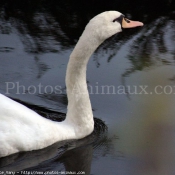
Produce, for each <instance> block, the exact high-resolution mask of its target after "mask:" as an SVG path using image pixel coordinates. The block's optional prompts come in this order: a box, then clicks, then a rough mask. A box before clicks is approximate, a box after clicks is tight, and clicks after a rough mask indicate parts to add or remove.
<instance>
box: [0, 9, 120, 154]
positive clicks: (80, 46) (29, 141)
mask: <svg viewBox="0 0 175 175" xmlns="http://www.w3.org/2000/svg"><path fill="white" fill-rule="evenodd" d="M120 15H121V13H119V12H117V11H109V12H104V13H101V14H99V15H97V16H96V17H94V18H93V19H92V20H91V21H90V22H89V24H88V25H87V26H86V28H85V30H84V32H83V34H82V36H81V37H80V39H79V41H78V43H77V45H76V47H75V49H74V50H73V52H72V54H71V56H70V60H69V63H68V68H67V73H66V86H67V95H68V112H67V116H66V120H65V121H63V122H60V123H59V122H54V121H50V120H48V119H45V118H43V117H42V116H40V115H38V114H37V113H35V112H34V111H32V110H30V109H28V108H27V107H25V106H23V105H21V104H19V103H17V102H15V101H13V100H11V99H10V98H8V97H6V96H4V95H2V94H0V141H1V143H0V157H3V156H7V155H10V154H13V153H16V152H20V151H31V150H37V149H42V148H44V147H47V146H49V145H51V144H53V143H55V142H57V141H61V140H66V139H79V138H83V137H85V136H87V135H89V134H90V133H91V132H92V131H93V129H94V120H93V114H92V108H91V103H90V99H89V95H88V90H87V84H86V65H87V62H88V60H89V58H90V56H91V54H92V53H93V52H94V51H95V50H96V48H97V47H98V46H99V45H100V44H101V43H102V42H103V41H104V40H105V39H107V38H109V37H110V36H112V35H114V34H115V33H117V32H120V31H121V25H120V24H119V23H117V22H115V23H114V22H112V21H113V20H114V19H116V18H117V17H119V16H120Z"/></svg>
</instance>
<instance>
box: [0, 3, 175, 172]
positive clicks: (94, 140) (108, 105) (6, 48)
mask: <svg viewBox="0 0 175 175" xmlns="http://www.w3.org/2000/svg"><path fill="white" fill-rule="evenodd" d="M81 3H82V2H79V1H75V3H74V4H72V3H71V2H69V1H64V2H62V1H60V2H55V1H49V2H48V1H43V2H37V3H36V2H33V1H26V4H24V2H23V3H22V2H20V1H19V2H17V3H13V2H11V1H7V2H6V3H4V2H3V1H2V2H1V6H0V11H1V13H0V26H1V28H0V62H1V64H0V92H1V93H3V94H5V95H7V96H9V97H11V98H14V99H16V100H20V101H21V102H22V103H25V104H27V105H28V106H29V107H33V106H31V105H35V106H34V109H35V110H36V108H38V110H39V112H41V113H42V110H44V112H43V114H44V115H46V116H47V117H51V118H52V117H55V119H57V118H59V116H60V115H62V113H66V110H67V109H66V106H67V98H66V87H65V80H64V78H65V72H66V66H67V62H68V59H69V55H70V53H71V52H72V50H73V48H74V46H75V44H76V42H77V40H78V38H79V36H80V35H81V33H82V31H83V29H84V27H85V25H86V23H87V22H88V21H89V19H91V18H92V17H93V16H94V15H96V14H98V13H99V12H102V11H105V10H109V9H116V10H119V11H121V12H123V13H124V14H126V16H127V17H128V18H129V17H130V18H132V19H136V20H141V21H143V22H144V23H145V25H144V27H143V28H138V29H129V30H124V31H123V32H122V33H120V34H118V35H116V36H113V37H112V38H110V39H108V40H107V41H106V42H105V43H103V44H102V45H101V46H100V47H99V48H98V49H97V51H96V52H95V53H94V54H93V56H92V58H91V59H90V61H89V63H88V69H87V70H88V71H87V83H88V88H89V93H90V98H91V102H92V107H93V112H94V116H95V117H96V118H98V119H100V120H99V121H97V123H98V126H99V127H96V130H95V133H94V134H93V135H91V136H90V137H87V138H85V139H83V140H79V141H72V142H64V143H57V144H55V145H53V146H51V147H49V148H47V149H44V150H40V151H34V152H29V153H22V154H19V155H14V156H10V157H7V158H3V159H1V160H0V162H1V164H0V170H1V171H6V170H13V171H20V170H27V171H34V170H35V171H38V172H46V171H58V172H61V171H66V170H67V171H82V172H84V171H85V172H86V174H93V175H96V174H99V175H102V174H104V175H105V174H120V175H125V174H127V175H134V174H143V175H144V174H154V175H160V174H162V175H163V174H174V172H175V168H174V164H173V162H174V161H175V150H174V147H175V139H174V138H175V119H174V113H175V109H174V104H175V98H174V95H175V69H174V68H175V62H174V59H175V49H174V45H175V20H174V19H175V18H174V12H173V5H174V4H173V2H169V3H168V2H164V3H165V4H163V2H162V3H160V4H159V7H157V9H156V10H155V11H154V10H152V11H151V10H150V8H151V7H152V8H153V7H154V5H152V6H151V4H149V3H148V4H144V6H143V5H142V4H137V6H136V7H137V8H135V10H133V8H132V6H134V5H133V4H131V3H129V2H127V1H124V2H123V3H121V2H119V1H118V2H116V3H114V1H111V5H109V4H108V5H107V4H104V5H106V7H98V3H97V2H96V3H94V4H93V8H90V7H92V3H93V2H91V1H89V4H88V3H86V2H84V3H85V5H86V8H85V7H83V8H81V7H82V6H81V5H82V4H81ZM125 5H126V6H125ZM163 7H164V10H163V11H162V9H163ZM131 9H132V10H131ZM102 121H103V122H102ZM104 123H105V126H104ZM104 128H105V129H104Z"/></svg>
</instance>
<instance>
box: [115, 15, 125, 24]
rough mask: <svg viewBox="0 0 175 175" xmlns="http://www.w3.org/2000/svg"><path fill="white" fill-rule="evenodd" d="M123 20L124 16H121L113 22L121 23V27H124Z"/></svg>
mask: <svg viewBox="0 0 175 175" xmlns="http://www.w3.org/2000/svg"><path fill="white" fill-rule="evenodd" d="M123 18H124V15H120V16H119V17H118V18H116V19H114V20H113V22H116V21H117V22H119V23H120V24H121V26H122V20H123Z"/></svg>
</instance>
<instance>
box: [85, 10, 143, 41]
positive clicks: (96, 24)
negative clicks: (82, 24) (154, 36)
mask: <svg viewBox="0 0 175 175" xmlns="http://www.w3.org/2000/svg"><path fill="white" fill-rule="evenodd" d="M138 26H143V23H142V22H139V21H131V20H129V19H126V18H125V17H124V15H123V14H122V13H120V12H118V11H106V12H103V13H101V14H99V15H97V16H95V17H94V18H92V19H91V20H90V22H89V24H88V25H87V27H86V29H88V31H90V32H92V33H93V34H94V35H95V36H94V37H97V38H98V39H99V40H101V41H104V40H105V39H107V38H109V37H111V36H112V35H114V34H116V33H118V32H121V31H122V28H133V27H138Z"/></svg>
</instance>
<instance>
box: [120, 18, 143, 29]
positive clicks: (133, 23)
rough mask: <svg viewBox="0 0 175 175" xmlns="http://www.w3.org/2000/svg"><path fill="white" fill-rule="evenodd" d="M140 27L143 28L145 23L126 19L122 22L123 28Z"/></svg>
mask: <svg viewBox="0 0 175 175" xmlns="http://www.w3.org/2000/svg"><path fill="white" fill-rule="evenodd" d="M139 26H143V23H142V22H139V21H131V20H129V19H127V18H125V17H124V18H123V20H122V27H123V28H133V27H139Z"/></svg>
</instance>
